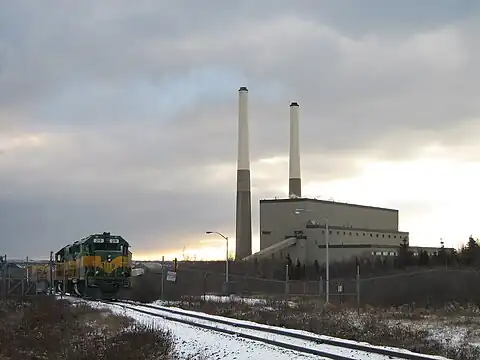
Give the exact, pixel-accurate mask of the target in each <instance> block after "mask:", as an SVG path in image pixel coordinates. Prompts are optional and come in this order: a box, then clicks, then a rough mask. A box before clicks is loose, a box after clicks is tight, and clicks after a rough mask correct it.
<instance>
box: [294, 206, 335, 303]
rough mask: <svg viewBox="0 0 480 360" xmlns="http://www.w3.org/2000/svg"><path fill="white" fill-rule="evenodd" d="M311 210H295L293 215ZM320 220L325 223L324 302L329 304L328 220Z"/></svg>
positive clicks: (324, 218) (323, 218)
mask: <svg viewBox="0 0 480 360" xmlns="http://www.w3.org/2000/svg"><path fill="white" fill-rule="evenodd" d="M310 211H312V212H313V210H308V209H295V211H294V214H295V215H299V214H300V213H302V212H310ZM320 219H322V220H323V221H324V222H325V302H326V303H329V302H330V259H329V242H330V241H329V234H330V230H329V227H328V218H327V217H324V216H321V217H320Z"/></svg>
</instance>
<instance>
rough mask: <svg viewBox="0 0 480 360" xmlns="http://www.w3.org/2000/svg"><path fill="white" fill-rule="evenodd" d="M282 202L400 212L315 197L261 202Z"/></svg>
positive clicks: (263, 200) (264, 201)
mask: <svg viewBox="0 0 480 360" xmlns="http://www.w3.org/2000/svg"><path fill="white" fill-rule="evenodd" d="M276 202H277V203H282V202H313V203H321V204H328V205H332V204H335V205H340V206H350V207H357V208H363V209H375V210H382V211H394V212H398V210H397V209H389V208H385V207H378V206H369V205H359V204H350V203H344V202H338V201H331V200H321V199H315V198H275V199H260V204H261V203H276Z"/></svg>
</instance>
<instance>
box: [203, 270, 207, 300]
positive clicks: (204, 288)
mask: <svg viewBox="0 0 480 360" xmlns="http://www.w3.org/2000/svg"><path fill="white" fill-rule="evenodd" d="M203 301H207V273H206V272H204V273H203Z"/></svg>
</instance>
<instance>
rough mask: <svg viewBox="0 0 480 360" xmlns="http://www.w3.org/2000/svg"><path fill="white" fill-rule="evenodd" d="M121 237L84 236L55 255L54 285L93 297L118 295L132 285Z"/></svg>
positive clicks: (129, 261) (127, 254) (129, 258)
mask: <svg viewBox="0 0 480 360" xmlns="http://www.w3.org/2000/svg"><path fill="white" fill-rule="evenodd" d="M129 248H130V245H129V243H128V242H127V241H126V240H125V239H124V238H123V237H121V236H116V235H110V233H109V232H108V233H107V232H104V233H103V234H94V235H90V236H87V237H85V238H83V239H81V240H79V241H75V242H74V243H73V244H70V245H67V246H65V247H63V248H62V249H60V250H59V251H57V253H56V254H55V287H56V288H57V289H58V290H60V291H63V292H66V293H71V294H75V295H77V296H82V297H88V298H92V299H116V298H121V297H122V293H123V292H125V291H126V290H128V289H129V288H130V287H131V271H132V253H131V252H130V250H129Z"/></svg>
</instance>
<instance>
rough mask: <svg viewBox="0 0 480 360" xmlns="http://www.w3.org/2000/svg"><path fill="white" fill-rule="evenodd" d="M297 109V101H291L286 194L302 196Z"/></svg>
mask: <svg viewBox="0 0 480 360" xmlns="http://www.w3.org/2000/svg"><path fill="white" fill-rule="evenodd" d="M298 110H299V106H298V103H296V102H292V103H291V104H290V164H289V165H290V171H289V179H288V195H289V196H290V197H295V196H297V197H302V179H301V176H300V139H299V138H300V136H299V133H300V131H299V124H298Z"/></svg>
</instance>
